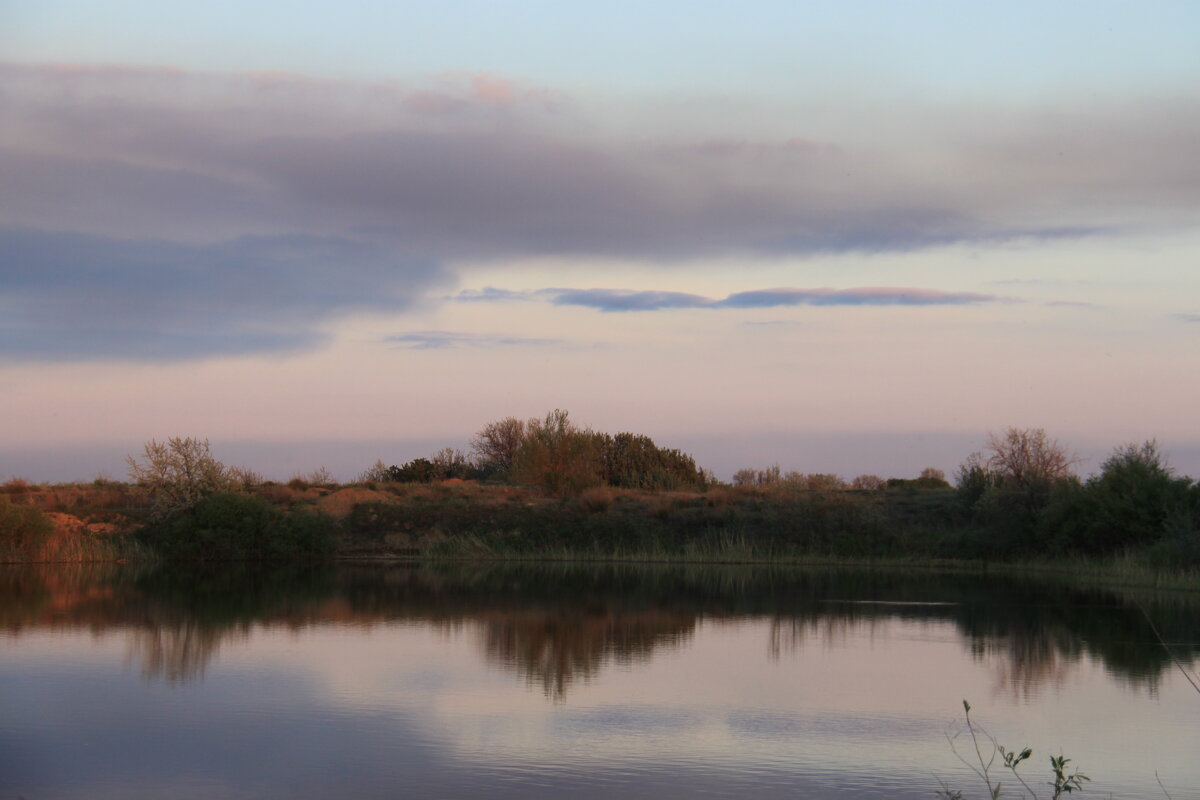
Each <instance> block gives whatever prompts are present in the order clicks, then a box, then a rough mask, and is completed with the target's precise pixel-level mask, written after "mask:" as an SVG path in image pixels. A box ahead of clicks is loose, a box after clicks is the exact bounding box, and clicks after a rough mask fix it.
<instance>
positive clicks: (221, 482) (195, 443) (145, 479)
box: [125, 436, 242, 520]
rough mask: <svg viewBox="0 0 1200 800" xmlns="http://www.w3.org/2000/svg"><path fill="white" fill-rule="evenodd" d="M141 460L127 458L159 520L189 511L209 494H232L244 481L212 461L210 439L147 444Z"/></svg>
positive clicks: (219, 463)
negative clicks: (148, 494) (146, 492)
mask: <svg viewBox="0 0 1200 800" xmlns="http://www.w3.org/2000/svg"><path fill="white" fill-rule="evenodd" d="M142 458H143V460H142V461H140V462H139V461H138V460H137V459H135V458H134V457H133V456H127V457H126V459H125V463H127V464H128V465H129V477H130V479H131V480H133V481H134V482H135V483H137V484H138V485H139V486H142V487H144V488H145V489H147V490H148V491H149V493H150V513H151V517H152V518H154V519H156V520H161V519H166V518H167V517H170V516H172V515H174V514H177V513H179V512H180V511H186V510H187V509H189V508H192V507H193V506H195V505H196V504H197V503H199V502H200V501H201V500H203V499H204V498H206V497H208V496H209V495H213V494H217V493H218V492H233V491H237V490H238V489H240V488H241V483H242V481H241V480H239V476H238V475H237V474H235V473H234V471H233V470H231V469H230V468H229V467H226V466H225V465H224V464H222V463H221V462H220V461H217V459H215V458H213V456H212V453H211V452H209V445H208V440H207V439H193V438H191V437H190V436H189V437H187V438H182V437H179V436H172V437H171V438H170V439H167V441H165V442H158V441H155V440H154V439H151V440H150V441H148V442H146V446H145V448H144V450H143V454H142Z"/></svg>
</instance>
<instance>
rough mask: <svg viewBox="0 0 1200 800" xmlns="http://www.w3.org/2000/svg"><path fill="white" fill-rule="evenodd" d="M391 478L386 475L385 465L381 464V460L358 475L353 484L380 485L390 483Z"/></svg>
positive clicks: (386, 468)
mask: <svg viewBox="0 0 1200 800" xmlns="http://www.w3.org/2000/svg"><path fill="white" fill-rule="evenodd" d="M390 480H391V476H390V475H389V474H388V467H387V464H384V463H383V459H382V458H381V459H379V460H377V461H376V462H375V463H374V464H372V465H371V466H369V467H367V468H366V469H364V470H363V471H362V472H360V473H358V477H357V478H355V479H354V482H355V483H376V482H379V483H382V482H386V481H390Z"/></svg>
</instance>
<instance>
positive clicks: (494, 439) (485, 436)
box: [471, 417, 525, 472]
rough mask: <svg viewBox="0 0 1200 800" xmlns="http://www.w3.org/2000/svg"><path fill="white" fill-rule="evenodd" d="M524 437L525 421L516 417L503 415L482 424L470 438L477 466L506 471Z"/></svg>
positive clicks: (510, 466)
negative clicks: (499, 418)
mask: <svg viewBox="0 0 1200 800" xmlns="http://www.w3.org/2000/svg"><path fill="white" fill-rule="evenodd" d="M524 439H525V422H524V421H523V420H519V419H517V418H516V417H505V418H504V419H501V420H497V421H496V422H489V423H488V424H487V425H484V426H483V428H482V429H481V430H480V431H479V433H477V434H475V438H474V439H472V440H471V450H472V452H474V454H475V458H476V462H477V463H478V464H479V466H481V467H484V468H485V469H494V470H498V471H502V472H507V471H509V470H511V469H512V466H513V459H514V458H515V457H516V455H517V450H518V449H519V448H520V447H521V442H522V441H524Z"/></svg>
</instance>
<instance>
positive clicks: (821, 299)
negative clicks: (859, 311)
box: [717, 286, 1006, 308]
mask: <svg viewBox="0 0 1200 800" xmlns="http://www.w3.org/2000/svg"><path fill="white" fill-rule="evenodd" d="M1005 299H1006V298H1002V297H1000V296H998V295H992V294H975V293H973V292H941V291H937V290H935V289H906V288H895V287H887V286H882V287H866V288H858V289H763V290H759V291H752V292H738V293H737V294H731V295H729V296H728V297H726V298H725V299H724V300H722V301H720V302H719V303H718V304H717V305H719V306H723V307H726V308H774V307H776V306H949V305H954V306H961V305H974V304H977V303H995V302H1001V301H1003V300H1005Z"/></svg>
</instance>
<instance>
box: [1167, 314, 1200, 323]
mask: <svg viewBox="0 0 1200 800" xmlns="http://www.w3.org/2000/svg"><path fill="white" fill-rule="evenodd" d="M1171 318H1172V319H1177V320H1179V321H1180V322H1200V314H1172V315H1171Z"/></svg>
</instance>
